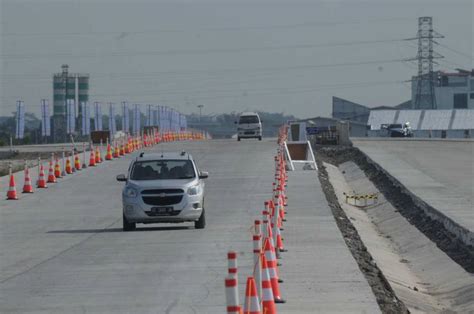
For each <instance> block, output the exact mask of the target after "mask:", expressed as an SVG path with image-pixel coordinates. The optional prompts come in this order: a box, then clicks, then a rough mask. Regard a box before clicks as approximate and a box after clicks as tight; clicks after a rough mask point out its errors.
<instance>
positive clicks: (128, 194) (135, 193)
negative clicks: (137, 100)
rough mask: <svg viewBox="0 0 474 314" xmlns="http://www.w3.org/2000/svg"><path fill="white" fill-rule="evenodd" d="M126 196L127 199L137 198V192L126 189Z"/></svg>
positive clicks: (132, 189) (129, 188)
mask: <svg viewBox="0 0 474 314" xmlns="http://www.w3.org/2000/svg"><path fill="white" fill-rule="evenodd" d="M124 194H125V196H126V197H137V194H138V193H137V190H135V189H134V188H131V187H127V188H125V191H124Z"/></svg>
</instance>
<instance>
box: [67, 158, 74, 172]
mask: <svg viewBox="0 0 474 314" xmlns="http://www.w3.org/2000/svg"><path fill="white" fill-rule="evenodd" d="M72 169H73V168H72V165H71V159H70V158H69V157H66V173H67V174H72Z"/></svg>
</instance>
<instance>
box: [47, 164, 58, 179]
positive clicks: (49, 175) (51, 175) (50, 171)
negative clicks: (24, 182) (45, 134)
mask: <svg viewBox="0 0 474 314" xmlns="http://www.w3.org/2000/svg"><path fill="white" fill-rule="evenodd" d="M56 182H57V181H56V177H55V176H54V168H53V161H52V160H50V161H49V172H48V183H56Z"/></svg>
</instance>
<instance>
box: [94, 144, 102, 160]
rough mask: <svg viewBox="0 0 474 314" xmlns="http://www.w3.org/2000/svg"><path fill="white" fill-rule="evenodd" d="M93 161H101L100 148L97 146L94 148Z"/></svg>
mask: <svg viewBox="0 0 474 314" xmlns="http://www.w3.org/2000/svg"><path fill="white" fill-rule="evenodd" d="M94 157H95V163H96V164H100V163H101V160H100V149H99V146H97V147H96V148H95V156H94Z"/></svg>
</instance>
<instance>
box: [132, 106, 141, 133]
mask: <svg viewBox="0 0 474 314" xmlns="http://www.w3.org/2000/svg"><path fill="white" fill-rule="evenodd" d="M140 114H141V113H140V107H139V105H138V104H136V105H135V107H134V110H133V134H134V135H140V119H141V117H140Z"/></svg>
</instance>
